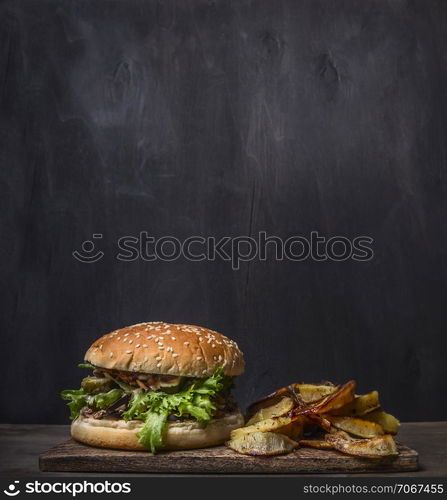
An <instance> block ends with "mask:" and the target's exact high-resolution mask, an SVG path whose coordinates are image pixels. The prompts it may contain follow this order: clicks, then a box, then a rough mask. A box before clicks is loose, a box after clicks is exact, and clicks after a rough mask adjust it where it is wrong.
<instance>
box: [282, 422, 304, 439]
mask: <svg viewBox="0 0 447 500" xmlns="http://www.w3.org/2000/svg"><path fill="white" fill-rule="evenodd" d="M305 421H306V417H299V418H297V419H296V420H294V421H293V422H290V424H287V425H285V426H284V427H281V429H280V430H281V434H284V435H285V436H288V437H289V438H291V439H294V440H295V441H296V440H298V439H301V438H302V437H303V434H304V424H305Z"/></svg>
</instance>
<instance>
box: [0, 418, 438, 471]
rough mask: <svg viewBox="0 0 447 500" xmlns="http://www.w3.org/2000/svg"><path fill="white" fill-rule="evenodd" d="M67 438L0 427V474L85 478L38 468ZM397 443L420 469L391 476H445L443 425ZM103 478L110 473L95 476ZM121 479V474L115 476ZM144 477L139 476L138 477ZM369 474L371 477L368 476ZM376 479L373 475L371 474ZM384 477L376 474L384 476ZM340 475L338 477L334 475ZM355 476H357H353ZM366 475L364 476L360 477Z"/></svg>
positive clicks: (49, 429) (419, 426) (65, 432)
mask: <svg viewBox="0 0 447 500" xmlns="http://www.w3.org/2000/svg"><path fill="white" fill-rule="evenodd" d="M68 438H69V428H68V426H66V425H13V424H0V474H2V475H3V476H7V475H20V476H30V475H45V476H60V475H63V476H85V474H84V473H81V474H69V473H63V474H62V473H54V472H53V473H42V472H40V471H39V468H38V456H39V453H41V452H43V451H46V450H48V449H49V448H51V447H52V446H54V445H56V444H58V443H60V442H61V441H65V440H66V439H68ZM399 441H400V442H402V443H403V444H405V445H407V446H409V447H411V448H414V449H415V450H417V451H418V452H419V463H420V470H419V471H417V472H408V473H395V474H392V475H393V476H406V477H446V476H447V422H417V423H405V424H402V427H401V431H400V433H399ZM95 475H101V476H106V475H110V474H95ZM115 475H119V476H125V474H115ZM142 475H144V474H139V476H142ZM369 475H371V474H369ZM375 475H376V476H377V474H375ZM384 475H385V474H380V476H384ZM338 476H340V475H338ZM356 476H360V475H359V474H356ZM362 476H368V474H362Z"/></svg>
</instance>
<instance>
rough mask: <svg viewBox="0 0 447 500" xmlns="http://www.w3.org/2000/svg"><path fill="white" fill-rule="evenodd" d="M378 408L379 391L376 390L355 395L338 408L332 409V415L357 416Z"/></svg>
mask: <svg viewBox="0 0 447 500" xmlns="http://www.w3.org/2000/svg"><path fill="white" fill-rule="evenodd" d="M378 408H380V402H379V393H378V392H377V391H372V392H369V393H368V394H362V395H361V396H355V398H354V400H353V401H351V402H350V403H348V404H347V405H345V406H342V407H341V408H339V409H338V410H333V411H332V412H331V413H332V415H342V416H346V417H359V416H362V415H366V414H367V413H370V412H372V411H374V410H377V409H378Z"/></svg>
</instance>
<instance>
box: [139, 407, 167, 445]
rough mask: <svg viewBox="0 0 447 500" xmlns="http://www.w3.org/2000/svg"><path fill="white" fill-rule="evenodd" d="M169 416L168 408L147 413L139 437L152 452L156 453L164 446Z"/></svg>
mask: <svg viewBox="0 0 447 500" xmlns="http://www.w3.org/2000/svg"><path fill="white" fill-rule="evenodd" d="M168 416H169V412H168V411H167V410H164V411H160V412H150V411H148V412H146V413H145V417H144V426H143V428H142V429H141V431H140V432H139V433H138V438H139V442H140V443H141V444H142V445H143V446H145V447H146V448H148V449H149V450H151V452H152V453H156V452H157V450H158V449H160V448H162V447H163V440H164V439H163V438H164V436H163V433H164V430H165V427H166V421H167V419H168Z"/></svg>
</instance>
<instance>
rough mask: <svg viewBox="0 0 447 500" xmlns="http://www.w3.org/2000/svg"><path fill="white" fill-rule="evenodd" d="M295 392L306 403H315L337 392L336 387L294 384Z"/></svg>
mask: <svg viewBox="0 0 447 500" xmlns="http://www.w3.org/2000/svg"><path fill="white" fill-rule="evenodd" d="M293 387H294V389H295V391H297V392H298V394H299V395H300V396H301V398H302V400H303V401H304V402H305V403H314V402H316V401H318V400H320V399H321V398H324V397H325V396H329V394H332V393H334V392H335V391H336V390H337V386H335V385H332V384H331V385H329V384H327V385H317V384H301V383H300V384H293Z"/></svg>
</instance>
